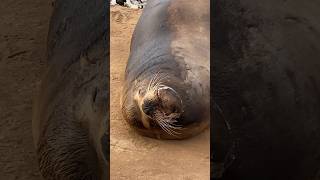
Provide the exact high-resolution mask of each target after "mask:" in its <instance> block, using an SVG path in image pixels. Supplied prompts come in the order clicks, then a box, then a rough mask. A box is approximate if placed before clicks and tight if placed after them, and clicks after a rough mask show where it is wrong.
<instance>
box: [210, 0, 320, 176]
mask: <svg viewBox="0 0 320 180" xmlns="http://www.w3.org/2000/svg"><path fill="white" fill-rule="evenodd" d="M213 5H214V8H213V10H212V13H213V22H214V24H213V32H212V34H213V36H214V40H213V48H214V49H213V61H212V63H211V64H212V66H211V67H212V68H211V72H212V84H213V85H212V89H213V103H214V104H215V105H216V107H217V108H216V110H215V111H214V112H213V114H214V117H213V118H214V120H213V123H212V129H213V130H214V128H218V129H217V130H214V131H213V132H212V134H211V137H213V138H211V140H212V146H211V147H212V149H211V152H212V154H213V157H212V166H211V167H213V168H215V169H212V175H213V176H214V178H216V179H218V178H220V179H221V180H234V179H262V180H268V179H274V180H283V179H291V180H300V179H314V180H316V179H320V143H319V142H320V61H319V58H320V44H319V42H320V24H319V21H318V17H319V16H320V11H318V9H319V8H320V3H319V2H316V1H304V2H301V1H299V0H291V1H285V2H284V1H283V2H280V1H277V0H270V1H259V3H257V1H254V0H231V1H219V0H215V1H213ZM270 9H272V11H270ZM225 122H227V124H228V126H224V125H223V124H224V123H225ZM219 127H220V128H219ZM218 137H220V138H218ZM229 152H230V153H229ZM217 169H219V170H220V172H217V171H214V170H217ZM222 171H223V172H222Z"/></svg>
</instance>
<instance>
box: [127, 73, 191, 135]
mask: <svg viewBox="0 0 320 180" xmlns="http://www.w3.org/2000/svg"><path fill="white" fill-rule="evenodd" d="M173 82H176V80H174V79H172V77H171V78H168V77H167V76H166V75H165V74H160V73H158V74H156V75H154V76H153V77H151V78H144V79H143V80H140V81H139V80H138V82H136V83H134V84H135V85H134V87H133V86H131V88H127V90H126V93H124V101H123V104H122V111H123V114H124V118H125V119H126V120H127V122H129V124H130V125H131V126H133V127H134V128H135V129H137V130H138V132H140V133H141V134H143V135H146V136H149V137H156V138H164V139H182V138H185V137H187V136H190V135H191V134H192V133H194V132H192V131H190V127H187V126H185V121H184V120H185V118H184V110H185V107H186V106H185V104H184V103H185V102H184V100H183V98H182V97H183V95H182V94H181V88H178V87H179V86H177V85H174V84H176V83H173ZM179 92H180V93H179ZM186 131H188V133H187V132H186Z"/></svg>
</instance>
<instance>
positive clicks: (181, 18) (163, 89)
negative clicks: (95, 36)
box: [121, 0, 210, 139]
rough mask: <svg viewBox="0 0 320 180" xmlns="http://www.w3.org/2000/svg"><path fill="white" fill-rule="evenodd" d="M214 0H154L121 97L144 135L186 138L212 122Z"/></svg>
mask: <svg viewBox="0 0 320 180" xmlns="http://www.w3.org/2000/svg"><path fill="white" fill-rule="evenodd" d="M209 4H210V2H209V0H198V1H184V0H164V1H158V0H149V1H148V3H147V5H146V7H145V8H144V10H143V12H142V15H141V17H140V19H139V21H138V23H137V25H136V28H135V30H134V33H133V35H132V40H131V47H130V56H129V60H128V63H127V67H126V70H125V80H124V85H123V92H122V98H121V107H122V113H123V116H124V119H125V120H126V121H127V122H128V123H129V124H130V126H131V127H133V128H134V129H136V130H137V131H138V132H139V133H140V134H142V135H144V136H148V137H153V138H159V139H183V138H187V137H191V136H193V135H196V134H199V133H200V132H202V131H203V130H204V129H205V128H207V127H208V126H209V121H210V84H209V81H210V69H209V66H210V30H209V29H210V28H209V27H210V13H209V8H210V5H209Z"/></svg>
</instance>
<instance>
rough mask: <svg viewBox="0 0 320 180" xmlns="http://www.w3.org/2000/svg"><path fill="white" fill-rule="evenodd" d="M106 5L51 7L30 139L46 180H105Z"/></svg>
mask: <svg viewBox="0 0 320 180" xmlns="http://www.w3.org/2000/svg"><path fill="white" fill-rule="evenodd" d="M106 4H108V3H104V2H103V1H102V0H84V1H83V0H81V1H80V0H56V1H55V5H54V11H53V14H52V18H51V21H50V27H49V29H50V30H49V33H48V50H47V51H48V52H47V53H48V69H47V71H46V72H45V74H44V77H43V79H42V82H41V85H40V89H39V94H38V95H37V97H36V100H35V103H34V107H33V139H34V143H35V148H36V151H37V155H38V160H39V166H40V172H41V174H42V177H43V178H44V179H48V180H49V179H50V180H79V179H88V180H89V179H90V180H94V179H107V178H108V177H109V171H108V170H109V168H108V162H109V157H108V154H109V153H108V149H109V142H108V139H109V138H108V137H109V134H108V125H109V122H108V117H109V116H108V113H109V111H108V104H109V92H108V90H109V88H108V83H107V82H108V77H109V74H108V70H107V68H106V67H108V61H107V56H108V48H107V47H106V46H107V44H108V43H109V42H108V40H107V37H106V34H107V33H106V32H107V26H106V24H105V21H106V19H107V16H108V15H107V13H108V11H107V10H106V7H105V6H106Z"/></svg>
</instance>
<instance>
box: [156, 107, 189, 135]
mask: <svg viewBox="0 0 320 180" xmlns="http://www.w3.org/2000/svg"><path fill="white" fill-rule="evenodd" d="M177 117H178V115H177V114H174V115H169V116H167V115H164V114H163V113H161V112H156V113H155V115H154V120H155V121H156V122H157V124H158V125H159V126H160V127H161V129H163V130H164V131H165V132H166V133H168V134H170V135H172V136H176V137H178V136H179V135H180V134H181V133H180V132H178V130H181V129H183V127H182V126H181V125H177V124H176V123H177V120H176V118H177Z"/></svg>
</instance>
